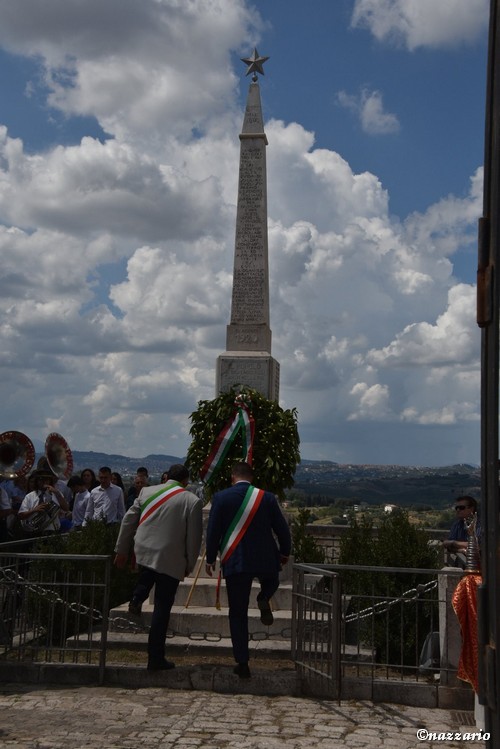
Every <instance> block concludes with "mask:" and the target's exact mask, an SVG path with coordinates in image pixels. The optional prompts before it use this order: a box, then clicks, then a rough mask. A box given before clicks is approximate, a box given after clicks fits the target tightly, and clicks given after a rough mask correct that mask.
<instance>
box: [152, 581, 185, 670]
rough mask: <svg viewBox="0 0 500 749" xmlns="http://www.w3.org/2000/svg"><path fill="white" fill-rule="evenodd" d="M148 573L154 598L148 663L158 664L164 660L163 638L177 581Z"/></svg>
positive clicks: (165, 634)
mask: <svg viewBox="0 0 500 749" xmlns="http://www.w3.org/2000/svg"><path fill="white" fill-rule="evenodd" d="M150 572H151V573H152V574H153V576H154V580H153V582H154V586H155V597H154V609H153V616H152V619H151V627H150V628H149V637H148V661H149V663H159V662H161V661H163V659H164V658H165V638H166V636H167V629H168V622H169V619H170V611H171V609H172V606H173V604H174V600H175V594H176V592H177V588H178V586H179V581H178V580H176V578H175V577H170V575H163V574H162V573H161V572H155V570H150Z"/></svg>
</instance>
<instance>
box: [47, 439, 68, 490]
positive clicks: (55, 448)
mask: <svg viewBox="0 0 500 749" xmlns="http://www.w3.org/2000/svg"><path fill="white" fill-rule="evenodd" d="M45 458H46V460H47V464H48V466H49V468H50V470H51V471H52V473H55V474H56V476H57V478H59V479H69V477H70V476H71V474H72V472H73V455H72V453H71V450H70V449H69V445H68V443H67V442H66V440H65V439H64V437H62V436H61V435H60V434H58V433H57V432H51V433H50V434H49V436H48V437H47V439H46V440H45Z"/></svg>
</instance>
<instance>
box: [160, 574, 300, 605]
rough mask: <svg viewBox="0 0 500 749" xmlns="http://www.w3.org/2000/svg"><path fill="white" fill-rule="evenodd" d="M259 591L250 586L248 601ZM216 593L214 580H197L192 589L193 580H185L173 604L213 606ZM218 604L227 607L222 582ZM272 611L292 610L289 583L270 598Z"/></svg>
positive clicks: (256, 587)
mask: <svg viewBox="0 0 500 749" xmlns="http://www.w3.org/2000/svg"><path fill="white" fill-rule="evenodd" d="M259 591H260V586H259V583H258V582H254V583H253V585H252V592H251V594H250V601H251V602H252V601H256V599H257V594H258V593H259ZM216 592H217V579H216V578H210V577H207V578H198V580H197V581H196V584H195V585H194V587H193V580H191V579H190V578H186V579H185V580H184V581H183V582H181V583H179V587H178V589H177V595H176V597H175V602H176V604H178V605H179V606H185V605H186V603H187V601H188V599H189V607H191V606H215V600H216ZM149 602H150V603H151V604H152V603H153V596H152V595H150V597H149ZM220 603H221V606H227V605H228V603H227V593H226V585H225V583H224V580H222V582H221V585H220ZM271 605H272V608H273V610H283V609H284V610H291V608H292V585H291V584H290V583H284V584H281V585H280V587H279V588H278V590H277V591H276V593H275V594H274V596H273V598H272V604H271Z"/></svg>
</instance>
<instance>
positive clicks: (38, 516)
mask: <svg viewBox="0 0 500 749" xmlns="http://www.w3.org/2000/svg"><path fill="white" fill-rule="evenodd" d="M44 505H46V506H45V508H44V509H43V511H41V512H34V513H33V515H30V516H29V518H25V519H24V520H21V527H22V529H23V531H25V532H26V533H43V531H44V530H46V528H48V527H49V525H51V523H53V522H54V520H55V519H56V518H57V516H58V515H59V513H60V511H61V508H60V507H59V505H58V504H57V502H54V501H53V500H51V499H49V500H47V501H45V502H44Z"/></svg>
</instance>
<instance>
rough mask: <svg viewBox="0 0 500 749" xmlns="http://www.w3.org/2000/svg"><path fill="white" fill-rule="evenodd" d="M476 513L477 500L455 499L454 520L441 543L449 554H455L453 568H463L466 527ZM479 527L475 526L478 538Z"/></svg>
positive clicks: (466, 537) (467, 497)
mask: <svg viewBox="0 0 500 749" xmlns="http://www.w3.org/2000/svg"><path fill="white" fill-rule="evenodd" d="M476 513H477V500H476V499H474V497H470V496H469V495H467V494H466V495H464V496H463V497H457V499H456V500H455V515H456V519H455V522H454V523H453V525H452V526H451V528H450V533H449V536H448V538H447V540H446V541H443V546H444V548H445V549H446V551H448V552H449V553H450V554H452V555H454V554H456V555H457V556H456V558H455V559H454V560H453V558H452V560H451V561H452V562H453V561H454V562H455V565H454V566H457V567H465V554H466V551H467V541H468V538H469V536H468V533H467V525H466V523H469V522H470V520H471V518H472V516H473V515H475V514H476ZM480 532H481V529H480V526H479V522H478V523H477V524H476V535H477V537H478V538H479V537H480Z"/></svg>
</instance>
